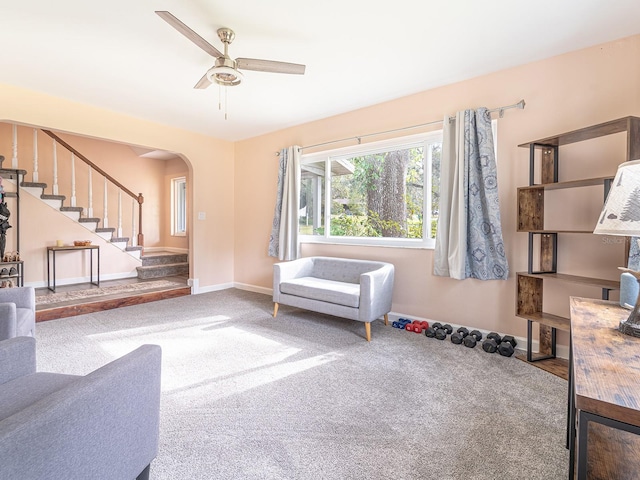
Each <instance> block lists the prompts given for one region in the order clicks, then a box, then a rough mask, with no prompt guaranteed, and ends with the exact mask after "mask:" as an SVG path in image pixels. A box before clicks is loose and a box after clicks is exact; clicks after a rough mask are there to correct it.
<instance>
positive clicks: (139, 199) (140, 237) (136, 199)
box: [14, 129, 144, 247]
mask: <svg viewBox="0 0 640 480" xmlns="http://www.w3.org/2000/svg"><path fill="white" fill-rule="evenodd" d="M42 132H44V133H45V134H46V135H48V136H49V137H51V138H52V139H53V145H54V146H53V148H54V150H53V151H54V154H53V166H54V185H53V191H54V195H56V194H57V193H55V192H57V189H58V185H57V168H58V167H57V153H56V145H61V146H62V147H64V148H65V149H66V150H68V151H69V152H71V177H72V195H71V206H72V207H75V206H76V205H75V203H76V198H75V163H74V162H75V158H76V157H77V158H79V159H80V160H82V161H83V162H84V163H86V164H87V165H88V166H89V208H88V211H87V213H88V215H89V217H92V216H93V208H92V207H93V200H92V184H91V183H92V182H91V172H92V170H95V171H96V172H98V173H99V174H100V175H102V176H103V177H104V179H105V193H104V195H105V198H104V202H105V207H104V208H105V211H104V215H105V218H104V220H103V226H104V227H105V228H108V225H107V222H108V220H107V217H106V215H107V211H106V202H107V198H106V195H107V181H109V182H111V183H112V184H113V185H115V186H116V187H118V188H119V190H120V192H124V193H126V194H127V195H129V196H130V197H131V198H132V199H133V202H132V234H131V236H132V238H131V239H132V241H133V240H134V238H135V235H136V233H135V220H134V217H135V215H134V210H135V204H136V203H137V204H138V234H137V242H136V243H137V246H139V247H143V246H144V234H143V232H142V204H143V203H144V197H143V195H142V193H139V194H137V195H136V194H135V193H133V192H132V191H131V190H129V189H128V188H127V187H125V186H124V185H122V184H121V183H120V182H119V181H118V180H116V179H115V178H113V177H112V176H111V175H109V174H108V173H107V172H105V171H104V170H102V169H101V168H100V167H99V166H97V165H96V164H95V163H93V162H92V161H91V160H89V159H88V158H87V157H85V156H84V155H83V154H82V153H80V152H79V151H77V150H76V149H75V148H73V147H72V146H71V145H69V144H68V143H67V142H65V141H64V140H63V139H62V138H60V137H58V136H57V135H56V134H55V133H53V132H52V131H50V130H45V129H42ZM14 144H15V142H14ZM37 151H38V148H37V130H36V129H34V158H33V163H34V171H33V181H34V182H37V181H38V173H37V172H38V154H37ZM120 195H121V194H120V193H119V196H120ZM118 214H119V215H122V207H121V200H120V197H119V198H118ZM116 234H117V235H118V236H119V237H120V236H122V218H121V217H120V218H119V219H118V228H117V232H116Z"/></svg>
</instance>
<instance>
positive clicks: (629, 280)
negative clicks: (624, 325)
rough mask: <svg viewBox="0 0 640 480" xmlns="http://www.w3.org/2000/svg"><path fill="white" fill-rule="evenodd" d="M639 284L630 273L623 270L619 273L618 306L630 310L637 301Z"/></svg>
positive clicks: (639, 289)
mask: <svg viewBox="0 0 640 480" xmlns="http://www.w3.org/2000/svg"><path fill="white" fill-rule="evenodd" d="M639 291H640V284H638V281H637V280H636V278H635V277H634V276H633V275H632V274H631V273H627V272H624V273H623V274H622V275H620V306H621V307H624V308H626V309H629V310H632V309H633V307H634V305H635V304H636V302H637V301H638V292H639Z"/></svg>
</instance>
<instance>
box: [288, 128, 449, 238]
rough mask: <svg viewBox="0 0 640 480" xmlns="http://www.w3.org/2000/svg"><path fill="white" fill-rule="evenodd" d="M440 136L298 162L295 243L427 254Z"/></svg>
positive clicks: (436, 201) (437, 185)
mask: <svg viewBox="0 0 640 480" xmlns="http://www.w3.org/2000/svg"><path fill="white" fill-rule="evenodd" d="M441 149H442V131H439V132H434V133H430V134H424V135H418V136H411V137H404V138H401V139H394V140H391V141H384V142H376V143H369V144H366V145H357V146H354V147H348V148H343V149H340V150H333V151H331V152H323V153H314V154H309V155H303V157H302V162H301V169H302V177H301V178H302V184H301V193H300V211H299V225H300V234H301V235H302V241H306V242H313V241H316V242H322V241H324V242H332V243H361V244H376V245H401V246H416V247H433V245H434V243H435V226H436V222H437V218H438V204H439V191H440V153H441Z"/></svg>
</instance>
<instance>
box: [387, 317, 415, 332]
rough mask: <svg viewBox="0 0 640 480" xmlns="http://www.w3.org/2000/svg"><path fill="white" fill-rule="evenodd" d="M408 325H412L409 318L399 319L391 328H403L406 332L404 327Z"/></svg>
mask: <svg viewBox="0 0 640 480" xmlns="http://www.w3.org/2000/svg"><path fill="white" fill-rule="evenodd" d="M407 323H411V320H409V319H408V318H399V319H398V320H396V321H395V322H393V323H392V324H391V326H392V327H395V328H401V329H402V330H404V327H405V325H406V324H407Z"/></svg>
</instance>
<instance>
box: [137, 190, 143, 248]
mask: <svg viewBox="0 0 640 480" xmlns="http://www.w3.org/2000/svg"><path fill="white" fill-rule="evenodd" d="M143 203H144V197H143V196H142V194H141V193H139V194H138V246H139V247H144V235H143V233H142V204H143Z"/></svg>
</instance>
